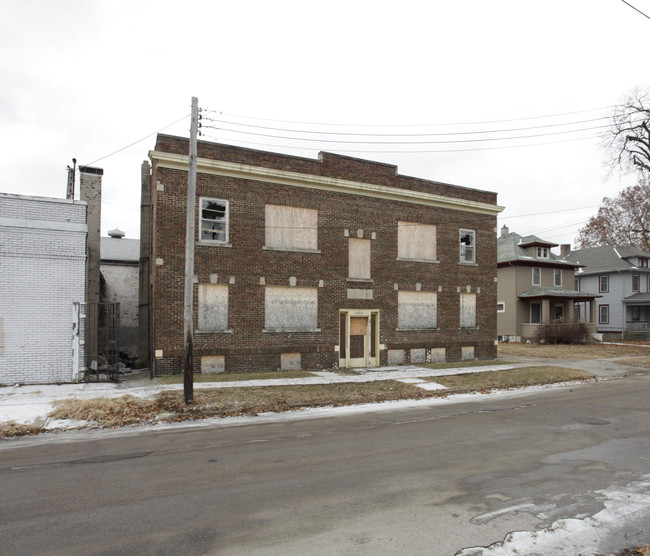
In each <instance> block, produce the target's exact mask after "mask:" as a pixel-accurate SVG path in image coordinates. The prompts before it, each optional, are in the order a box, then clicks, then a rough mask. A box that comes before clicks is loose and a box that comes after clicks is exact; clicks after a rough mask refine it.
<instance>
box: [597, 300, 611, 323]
mask: <svg viewBox="0 0 650 556" xmlns="http://www.w3.org/2000/svg"><path fill="white" fill-rule="evenodd" d="M598 322H599V323H600V324H609V305H600V306H599V307H598Z"/></svg>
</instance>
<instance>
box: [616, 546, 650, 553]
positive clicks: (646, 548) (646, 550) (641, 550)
mask: <svg viewBox="0 0 650 556" xmlns="http://www.w3.org/2000/svg"><path fill="white" fill-rule="evenodd" d="M616 556H650V544H645V545H643V546H637V547H636V548H626V549H625V550H622V551H621V552H617V553H616Z"/></svg>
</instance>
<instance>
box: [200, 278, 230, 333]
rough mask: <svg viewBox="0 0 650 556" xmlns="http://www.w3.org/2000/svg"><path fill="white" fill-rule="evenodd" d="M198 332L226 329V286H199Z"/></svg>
mask: <svg viewBox="0 0 650 556" xmlns="http://www.w3.org/2000/svg"><path fill="white" fill-rule="evenodd" d="M198 319H199V322H198V325H199V330H202V331H214V330H227V329H228V286H221V285H217V284H199V304H198Z"/></svg>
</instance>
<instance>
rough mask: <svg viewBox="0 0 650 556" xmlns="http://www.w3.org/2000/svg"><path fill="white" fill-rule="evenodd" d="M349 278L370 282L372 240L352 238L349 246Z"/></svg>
mask: <svg viewBox="0 0 650 556" xmlns="http://www.w3.org/2000/svg"><path fill="white" fill-rule="evenodd" d="M348 278H349V279H351V280H370V240H369V239H356V238H354V239H353V238H350V240H349V244H348Z"/></svg>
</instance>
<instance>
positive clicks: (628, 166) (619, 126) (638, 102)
mask: <svg viewBox="0 0 650 556" xmlns="http://www.w3.org/2000/svg"><path fill="white" fill-rule="evenodd" d="M603 139H604V145H605V148H606V149H607V151H608V152H609V153H610V166H611V168H612V169H619V170H620V171H621V172H623V173H631V172H634V171H637V172H639V173H640V174H641V175H642V176H646V177H647V176H650V91H648V90H641V89H636V90H634V91H633V92H632V93H631V94H630V95H628V96H627V97H626V98H625V99H624V100H623V102H622V103H621V104H619V105H617V106H616V107H615V108H614V111H613V113H612V116H611V122H610V125H609V127H608V128H607V131H606V132H605V133H604V137H603Z"/></svg>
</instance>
